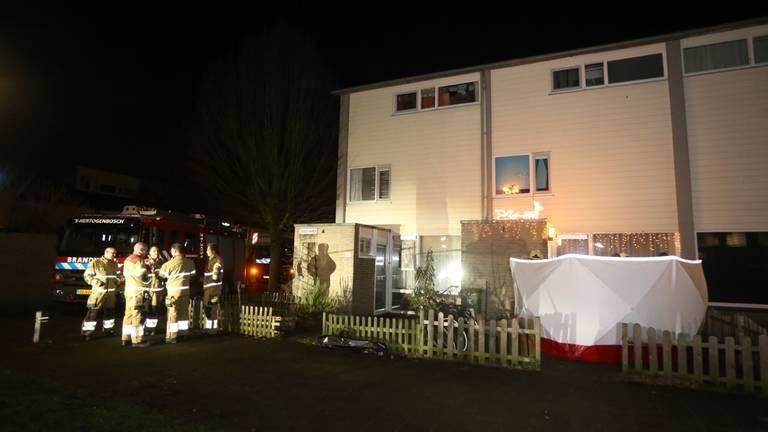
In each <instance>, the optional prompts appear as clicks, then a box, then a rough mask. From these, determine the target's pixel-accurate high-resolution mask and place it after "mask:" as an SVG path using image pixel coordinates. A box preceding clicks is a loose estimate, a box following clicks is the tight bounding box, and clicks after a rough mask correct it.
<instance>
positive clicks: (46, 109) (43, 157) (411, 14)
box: [0, 3, 768, 179]
mask: <svg viewBox="0 0 768 432" xmlns="http://www.w3.org/2000/svg"><path fill="white" fill-rule="evenodd" d="M254 4H255V3H254ZM350 5H351V4H350ZM350 7H354V6H350ZM371 8H372V9H371ZM361 9H362V7H361ZM365 9H366V11H365V12H363V11H362V10H360V11H355V10H347V11H346V12H343V13H342V11H341V10H327V9H319V8H315V9H312V10H310V9H305V8H303V7H300V6H295V7H284V8H282V9H280V10H267V9H264V8H255V7H251V8H247V7H240V6H223V5H218V4H217V6H213V5H209V6H206V7H200V8H190V7H188V6H187V7H175V8H174V7H167V8H143V9H142V8H137V9H125V10H116V9H109V10H106V9H105V10H102V11H100V10H94V9H87V10H86V9H82V10H77V9H76V8H72V7H68V8H67V9H58V10H57V9H50V8H46V9H45V10H35V9H18V10H13V11H12V10H11V9H8V8H6V9H4V10H3V11H2V14H0V15H1V16H0V140H2V141H1V142H0V145H1V146H2V150H3V152H2V154H1V155H2V157H3V158H5V159H9V158H16V159H18V158H19V157H20V156H24V155H26V156H27V158H28V160H31V161H32V164H33V165H34V167H37V168H41V169H44V170H46V171H47V172H50V173H51V174H50V176H51V177H52V178H54V177H57V176H59V175H61V174H67V173H70V172H71V170H72V168H73V167H74V165H75V164H82V165H87V166H93V167H101V168H103V169H105V170H114V171H119V172H125V173H129V174H133V175H136V176H139V177H150V178H151V177H155V178H160V179H165V178H167V176H168V173H169V172H172V171H174V170H175V169H176V167H180V166H182V165H183V159H184V156H183V155H184V144H185V142H186V140H187V138H186V137H187V134H188V131H189V129H190V127H191V126H192V125H193V124H194V122H195V104H196V96H197V87H198V85H199V82H200V79H201V76H202V75H203V74H204V71H206V70H207V69H208V68H209V67H210V66H211V65H212V64H215V63H216V62H217V61H219V60H220V59H221V58H222V57H223V56H224V55H225V53H226V52H227V50H229V49H231V48H232V47H234V46H235V45H236V44H237V43H238V41H239V40H241V38H242V37H243V35H245V34H248V33H253V34H258V32H259V30H260V29H262V28H264V27H266V26H269V25H271V24H273V23H275V22H278V21H284V22H286V23H288V24H289V25H291V26H293V27H295V28H297V29H299V30H301V31H303V32H305V33H306V34H308V35H309V36H310V37H311V38H312V39H313V40H315V41H316V43H317V46H318V50H319V51H320V52H321V54H322V55H323V56H324V57H325V58H326V59H327V63H328V66H329V67H330V68H331V69H332V70H333V71H334V72H335V74H336V76H337V77H338V87H347V86H352V85H358V84H367V83H373V82H377V81H382V80H387V79H394V78H402V77H407V76H411V75H417V74H423V73H430V72H437V71H442V70H447V69H453V68H459V67H465V66H472V65H477V64H483V63H489V62H494V61H501V60H508V59H513V58H519V57H526V56H530V55H536V54H544V53H549V52H557V51H563V50H569V49H575V48H581V47H589V46H593V45H599V44H604V43H611V42H619V41H623V40H629V39H635V38H640V37H646V36H653V35H658V34H664V33H669V32H674V31H678V30H685V29H692V28H697V27H703V26H709V25H715V24H720V23H725V22H731V21H738V20H743V19H749V18H756V17H759V16H765V15H768V12H767V11H766V10H765V9H766V8H764V7H763V9H762V10H761V9H759V8H757V7H755V8H752V9H747V8H744V9H741V10H736V9H734V8H733V7H731V9H732V10H731V11H728V12H718V13H710V14H705V13H702V14H699V15H697V16H690V13H688V14H686V18H681V17H680V16H678V17H674V18H659V16H660V13H659V11H658V10H651V8H648V10H647V11H646V12H634V13H630V12H623V13H622V14H621V15H614V16H607V17H601V16H598V15H597V14H595V13H592V14H586V13H585V14H583V16H582V17H579V16H578V14H573V13H568V12H565V13H556V11H555V10H552V9H550V10H544V11H540V12H536V11H527V12H518V13H515V12H512V11H502V10H497V11H494V10H490V9H485V8H480V7H473V8H469V9H467V8H466V7H459V6H456V7H448V6H447V3H446V4H444V5H443V6H440V7H438V8H425V9H423V10H421V11H414V10H413V9H412V8H410V7H409V8H407V9H401V8H399V7H398V6H397V5H396V4H394V3H386V4H382V5H380V6H376V5H373V6H366V8H365ZM368 9H371V10H368ZM405 11H407V12H405ZM482 13H488V14H489V15H490V16H491V17H490V18H488V20H487V21H483V19H482V18H481V14H482ZM142 152H145V154H146V152H150V154H156V155H157V156H159V158H161V159H162V160H161V161H156V162H154V163H150V162H148V161H147V160H146V159H144V160H143V161H142V162H141V163H140V165H141V169H140V170H139V172H132V170H133V167H134V166H135V165H136V162H135V158H136V155H138V154H141V153H142ZM123 155H124V156H128V157H120V156H123ZM116 156H117V157H116ZM129 157H132V158H133V159H129ZM7 163H8V162H5V161H0V164H7Z"/></svg>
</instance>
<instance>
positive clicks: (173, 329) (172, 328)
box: [168, 323, 179, 333]
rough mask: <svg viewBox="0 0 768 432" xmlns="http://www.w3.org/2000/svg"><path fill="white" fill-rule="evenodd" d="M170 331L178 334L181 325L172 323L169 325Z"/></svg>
mask: <svg viewBox="0 0 768 432" xmlns="http://www.w3.org/2000/svg"><path fill="white" fill-rule="evenodd" d="M168 331H169V332H171V333H176V332H178V331H179V325H178V324H177V323H171V324H168Z"/></svg>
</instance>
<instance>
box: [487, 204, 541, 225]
mask: <svg viewBox="0 0 768 432" xmlns="http://www.w3.org/2000/svg"><path fill="white" fill-rule="evenodd" d="M542 210H544V207H543V206H542V205H541V204H540V203H539V202H538V201H534V202H533V210H526V211H524V212H522V213H517V212H516V211H514V210H511V209H498V210H496V220H518V219H539V213H541V211H542Z"/></svg>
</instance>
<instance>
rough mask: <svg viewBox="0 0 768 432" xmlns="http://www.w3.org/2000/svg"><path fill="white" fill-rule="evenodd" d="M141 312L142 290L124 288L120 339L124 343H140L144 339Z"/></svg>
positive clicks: (142, 305) (142, 307) (142, 306)
mask: <svg viewBox="0 0 768 432" xmlns="http://www.w3.org/2000/svg"><path fill="white" fill-rule="evenodd" d="M143 311H144V291H143V290H142V289H130V288H126V290H125V315H124V316H123V337H122V339H123V340H124V341H131V342H133V343H141V341H142V339H143V338H144V325H143V323H142V322H141V318H142V312H143Z"/></svg>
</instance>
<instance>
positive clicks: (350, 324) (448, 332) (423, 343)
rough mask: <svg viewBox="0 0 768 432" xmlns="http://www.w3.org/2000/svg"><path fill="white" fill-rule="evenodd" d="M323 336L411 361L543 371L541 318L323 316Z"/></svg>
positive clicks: (431, 315)
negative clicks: (357, 341) (356, 341)
mask: <svg viewBox="0 0 768 432" xmlns="http://www.w3.org/2000/svg"><path fill="white" fill-rule="evenodd" d="M323 333H324V334H334V335H342V336H347V337H352V338H361V339H369V340H378V341H385V342H387V343H388V344H389V345H390V347H391V348H392V349H394V350H395V351H397V352H399V353H401V354H403V355H405V356H409V357H420V358H431V359H440V360H458V361H466V362H469V363H475V364H480V365H487V366H500V367H506V368H515V369H533V370H540V369H541V323H540V321H539V318H529V319H524V318H516V319H511V320H500V321H496V320H491V321H488V322H486V321H485V320H484V319H483V318H482V317H478V319H477V320H467V321H465V320H464V318H459V319H458V320H454V319H453V316H451V315H448V316H447V317H446V316H444V315H443V313H442V312H438V313H437V314H436V313H435V311H433V310H429V311H427V312H426V313H425V312H424V311H423V310H421V311H420V312H419V317H418V318H415V317H414V318H385V317H372V316H352V315H335V314H323ZM465 344H466V350H465V349H464V345H465Z"/></svg>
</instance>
